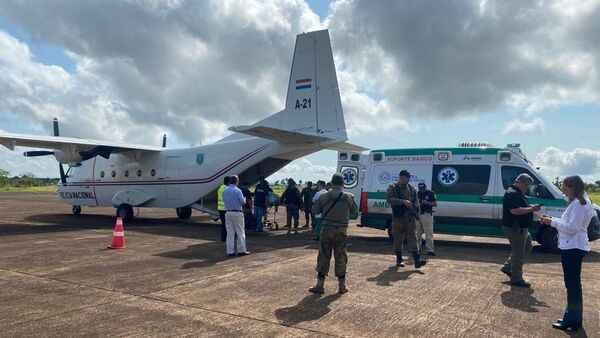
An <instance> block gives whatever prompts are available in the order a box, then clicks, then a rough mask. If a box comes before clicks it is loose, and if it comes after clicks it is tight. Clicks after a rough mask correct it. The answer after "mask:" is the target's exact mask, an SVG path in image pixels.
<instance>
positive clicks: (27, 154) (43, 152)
mask: <svg viewBox="0 0 600 338" xmlns="http://www.w3.org/2000/svg"><path fill="white" fill-rule="evenodd" d="M52 124H53V127H54V136H60V131H59V130H58V120H57V119H56V118H54V120H53V121H52ZM54 154H55V153H54V152H53V151H47V150H33V151H26V152H24V153H23V155H24V156H25V157H37V156H48V155H54ZM58 170H59V172H60V182H61V183H62V184H67V175H65V168H63V165H62V163H59V164H58Z"/></svg>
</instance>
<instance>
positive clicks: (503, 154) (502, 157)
mask: <svg viewBox="0 0 600 338" xmlns="http://www.w3.org/2000/svg"><path fill="white" fill-rule="evenodd" d="M511 158H512V156H511V154H510V153H509V152H501V153H500V161H502V162H509V161H510V160H511Z"/></svg>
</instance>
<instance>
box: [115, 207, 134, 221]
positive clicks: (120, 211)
mask: <svg viewBox="0 0 600 338" xmlns="http://www.w3.org/2000/svg"><path fill="white" fill-rule="evenodd" d="M117 217H121V218H122V219H123V222H129V221H131V219H133V208H132V207H131V205H129V204H121V205H119V207H118V208H117Z"/></svg>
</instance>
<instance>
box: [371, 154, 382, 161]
mask: <svg viewBox="0 0 600 338" xmlns="http://www.w3.org/2000/svg"><path fill="white" fill-rule="evenodd" d="M381 160H383V154H382V153H375V154H373V161H375V162H381Z"/></svg>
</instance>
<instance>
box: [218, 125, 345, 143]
mask: <svg viewBox="0 0 600 338" xmlns="http://www.w3.org/2000/svg"><path fill="white" fill-rule="evenodd" d="M229 130H230V131H233V132H236V133H242V134H246V135H250V136H256V137H261V138H266V139H269V140H273V141H277V142H281V143H286V144H303V143H319V142H331V141H335V140H334V139H332V138H329V137H322V136H319V135H311V134H304V133H299V132H296V131H290V130H284V129H278V128H271V127H265V126H256V125H255V126H236V127H230V128H229Z"/></svg>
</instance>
